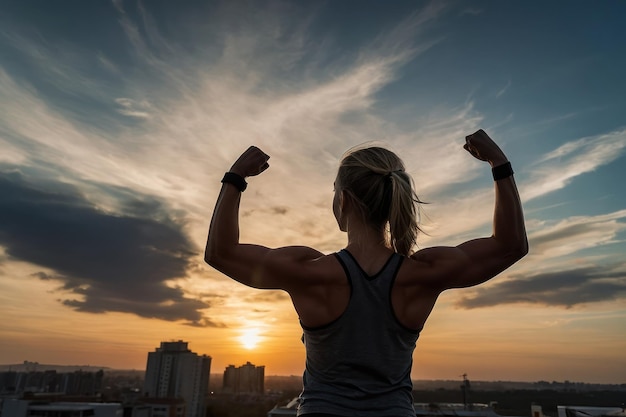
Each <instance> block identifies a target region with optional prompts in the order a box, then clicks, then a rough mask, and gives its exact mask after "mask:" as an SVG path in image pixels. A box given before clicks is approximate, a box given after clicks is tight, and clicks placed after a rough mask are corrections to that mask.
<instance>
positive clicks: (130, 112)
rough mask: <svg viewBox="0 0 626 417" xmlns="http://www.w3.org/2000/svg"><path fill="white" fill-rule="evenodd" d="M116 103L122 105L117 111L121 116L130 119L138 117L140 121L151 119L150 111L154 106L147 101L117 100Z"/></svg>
mask: <svg viewBox="0 0 626 417" xmlns="http://www.w3.org/2000/svg"><path fill="white" fill-rule="evenodd" d="M115 102H116V103H117V104H119V105H120V108H119V109H118V110H117V111H118V112H119V113H120V114H123V115H124V116H129V117H137V118H139V119H149V118H150V117H152V116H151V114H150V109H151V108H152V106H151V105H150V103H149V102H148V101H146V100H142V101H139V102H138V101H136V100H132V99H130V98H124V97H120V98H116V99H115Z"/></svg>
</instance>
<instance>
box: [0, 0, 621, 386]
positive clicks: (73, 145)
mask: <svg viewBox="0 0 626 417" xmlns="http://www.w3.org/2000/svg"><path fill="white" fill-rule="evenodd" d="M624 16H626V2H623V1H616V0H613V1H611V0H608V1H602V2H580V1H574V2H570V1H555V2H538V1H536V2H526V1H508V2H501V1H495V0H488V1H481V2H465V1H432V2H422V1H393V2H383V1H335V2H322V1H284V2H281V1H276V2H274V1H269V2H268V1H258V2H243V1H227V0H224V1H217V2H213V1H204V2H194V1H186V2H165V1H157V2H152V1H144V2H135V1H123V0H114V1H111V2H105V1H99V2H81V1H71V2H45V1H28V2H23V1H18V0H9V1H3V2H2V3H1V4H0V315H1V317H2V322H1V324H0V364H11V363H21V362H23V361H25V360H29V361H37V362H39V363H48V364H91V365H98V366H109V367H113V368H118V369H145V366H146V359H147V353H148V352H149V351H153V350H154V349H155V348H156V347H158V346H159V344H160V342H161V341H167V340H185V341H187V342H189V348H190V349H191V350H193V351H194V352H196V353H198V354H206V355H210V356H211V357H212V366H211V372H213V373H219V372H222V371H223V370H224V368H225V367H226V366H228V365H229V364H234V365H236V366H239V365H241V364H244V363H246V361H250V362H252V363H254V364H256V365H264V366H265V374H266V375H299V374H301V373H302V371H303V369H304V347H303V345H302V342H301V340H300V337H301V334H302V329H301V328H300V325H299V323H298V317H297V315H296V313H295V312H294V311H293V307H292V305H291V301H290V299H289V297H288V295H287V294H286V293H284V292H281V291H262V290H254V289H250V288H247V287H245V286H243V285H241V284H238V283H236V282H233V281H231V280H230V279H228V278H227V277H225V276H223V275H221V274H220V273H218V272H216V271H215V270H212V269H211V268H210V267H209V266H207V265H206V264H204V262H203V258H202V255H203V251H204V244H205V242H206V235H207V231H208V226H209V221H210V218H211V214H212V210H213V205H214V204H215V200H216V197H217V194H218V192H219V189H220V185H221V184H220V180H221V178H222V176H223V174H224V172H225V171H227V170H228V168H229V167H230V165H231V164H232V162H233V161H234V160H235V159H236V158H237V157H238V156H239V154H240V153H241V152H243V151H244V150H245V149H246V148H247V147H248V146H249V145H252V144H254V145H257V146H259V147H260V148H261V149H263V150H264V151H265V152H266V153H267V154H269V155H270V156H271V159H270V161H269V162H270V168H269V169H268V170H267V171H266V172H264V173H263V174H262V175H260V176H258V177H254V178H250V179H249V186H248V189H247V190H246V191H245V192H244V194H243V197H242V203H241V224H240V225H241V240H242V242H250V243H258V244H263V245H266V246H270V247H277V246H283V245H294V244H296V245H307V246H312V247H315V248H317V249H319V250H321V251H322V252H324V253H331V252H334V251H337V250H339V249H341V248H342V247H343V246H344V245H345V243H346V237H345V235H344V234H343V233H341V232H340V231H339V230H338V229H337V225H336V222H335V219H334V217H333V214H332V209H331V203H332V196H333V181H334V177H335V174H336V169H337V166H338V161H339V159H340V157H341V155H342V153H343V152H344V151H345V150H347V149H348V148H350V147H352V146H355V145H358V144H361V143H364V142H375V143H378V144H382V145H383V146H386V147H388V148H390V149H392V150H394V151H396V152H397V153H398V154H399V155H401V157H402V158H403V159H404V161H405V163H406V166H407V170H408V171H409V172H410V173H411V175H412V176H413V179H414V181H415V185H416V189H417V193H418V195H419V196H420V198H421V199H422V200H423V201H426V202H428V204H426V205H424V206H423V207H422V209H423V210H422V216H421V222H422V227H423V229H424V231H425V232H426V233H425V234H422V235H421V236H420V237H419V239H418V242H419V247H420V248H424V247H428V246H432V245H457V244H459V243H462V242H464V241H466V240H468V239H472V238H476V237H482V236H488V235H489V234H490V233H491V219H492V213H493V184H492V183H493V181H492V179H491V172H490V169H489V166H488V165H487V164H484V163H480V162H479V161H477V160H475V159H473V158H472V157H471V156H470V155H469V154H468V153H467V152H465V151H464V150H463V148H462V145H463V143H464V137H465V135H467V134H470V133H473V132H474V131H476V130H477V129H479V128H484V129H485V130H486V131H487V132H488V133H489V134H490V135H491V136H492V137H493V138H494V139H495V140H496V141H497V142H498V143H499V144H500V145H501V146H502V148H503V149H504V151H505V152H506V153H507V155H508V157H509V159H510V160H511V163H512V165H513V169H514V170H515V177H516V181H517V183H518V185H519V188H520V194H521V198H522V200H523V204H524V210H525V216H526V220H527V229H528V234H529V241H530V253H529V255H528V256H527V257H526V258H524V259H523V260H522V261H521V262H519V263H518V264H516V265H515V266H514V267H513V268H511V269H510V270H507V271H506V272H504V273H502V274H501V275H499V276H498V277H496V278H495V279H493V280H492V281H490V282H488V283H486V284H484V285H481V286H479V287H476V288H470V289H464V290H454V291H448V292H446V293H444V294H443V295H442V296H441V297H440V299H439V301H438V304H437V306H436V307H435V310H434V312H433V314H432V316H431V318H430V319H429V321H428V322H427V323H426V326H425V328H424V330H423V331H422V333H421V336H420V339H419V340H418V343H417V348H416V351H415V354H414V366H413V375H412V376H413V378H414V379H457V378H459V375H461V374H463V373H467V374H468V375H469V376H470V378H471V379H473V380H518V381H536V380H548V381H552V380H557V381H562V380H570V381H582V382H599V383H625V382H626V378H625V376H626V356H625V355H624V352H626V303H625V299H626V260H625V257H624V253H626V243H625V238H626V193H625V192H624V179H625V178H626V158H625V154H626V82H625V81H624V74H626V65H625V63H626V53H625V49H624V48H625V45H626V25H624ZM294 279H297V277H294Z"/></svg>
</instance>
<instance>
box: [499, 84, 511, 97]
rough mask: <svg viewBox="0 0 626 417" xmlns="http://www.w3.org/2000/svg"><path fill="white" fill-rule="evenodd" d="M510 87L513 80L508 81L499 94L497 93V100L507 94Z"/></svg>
mask: <svg viewBox="0 0 626 417" xmlns="http://www.w3.org/2000/svg"><path fill="white" fill-rule="evenodd" d="M509 87H511V80H509V81H507V83H506V85H505V86H504V87H502V88H501V89H500V90H498V92H497V93H496V98H500V96H502V95H503V94H504V93H506V92H507V90H508V89H509Z"/></svg>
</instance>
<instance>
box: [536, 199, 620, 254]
mask: <svg viewBox="0 0 626 417" xmlns="http://www.w3.org/2000/svg"><path fill="white" fill-rule="evenodd" d="M625 218H626V210H619V211H616V212H613V213H608V214H602V215H598V216H574V217H569V218H566V219H563V220H560V221H558V222H556V223H554V224H550V223H548V222H539V223H538V224H535V225H534V227H533V228H534V229H535V230H534V231H533V232H532V233H531V234H530V235H529V245H530V247H531V248H532V250H531V256H539V257H550V258H555V257H559V256H564V255H569V254H572V253H575V252H578V251H580V250H583V249H588V248H593V247H597V246H601V245H608V244H611V243H615V242H616V241H617V235H618V234H619V233H620V232H622V231H624V230H626V223H624V221H620V220H623V219H625Z"/></svg>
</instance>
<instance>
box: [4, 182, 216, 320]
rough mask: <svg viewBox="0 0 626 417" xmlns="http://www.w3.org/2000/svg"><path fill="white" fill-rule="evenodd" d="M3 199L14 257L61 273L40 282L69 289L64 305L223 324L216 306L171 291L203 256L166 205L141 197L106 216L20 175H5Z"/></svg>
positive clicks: (69, 193)
mask: <svg viewBox="0 0 626 417" xmlns="http://www.w3.org/2000/svg"><path fill="white" fill-rule="evenodd" d="M116 192H117V193H118V194H119V190H116ZM0 195H2V196H3V198H2V199H1V200H0V244H1V245H2V246H3V247H4V248H5V253H6V255H7V256H8V257H9V258H10V259H16V260H20V261H25V262H29V263H32V264H35V265H39V266H41V267H43V268H45V269H46V270H50V271H53V272H52V273H49V272H43V271H42V272H39V273H37V274H36V276H37V277H38V278H39V279H43V280H57V281H60V282H62V287H61V288H60V289H59V290H60V292H61V293H64V294H66V293H68V292H69V293H70V294H72V295H73V296H74V297H73V298H67V299H63V300H61V301H62V303H63V304H64V305H66V306H68V307H71V308H73V309H75V310H78V311H85V312H91V313H104V312H108V311H118V312H125V313H133V314H136V315H138V316H141V317H150V318H158V319H162V320H170V321H178V320H182V321H185V322H187V323H189V324H193V325H215V323H213V322H211V321H210V320H209V319H207V318H205V317H203V313H202V310H204V309H207V308H208V307H210V306H209V304H208V303H206V302H204V301H201V300H198V299H190V298H187V297H186V296H185V293H184V291H183V290H182V288H180V287H170V286H167V285H166V284H165V282H166V281H168V280H171V279H176V278H184V277H185V276H186V274H187V269H188V268H189V266H190V264H191V260H192V258H193V257H195V256H196V255H197V253H196V252H197V250H196V248H195V247H194V245H193V244H192V243H191V242H190V241H189V239H188V238H187V236H186V234H185V232H184V224H181V223H179V222H176V221H174V220H172V219H171V218H170V217H169V216H168V209H167V207H166V206H165V205H163V204H162V203H159V202H157V201H156V200H155V199H153V198H152V197H150V196H142V195H139V194H137V193H136V192H133V193H132V194H131V193H129V194H127V195H126V198H127V199H128V200H127V201H125V202H123V203H121V204H119V206H120V207H124V209H123V210H122V211H118V212H106V211H103V210H101V209H99V208H98V207H96V206H95V205H94V204H93V203H92V202H91V201H89V200H88V199H86V198H85V196H84V195H82V194H81V193H80V192H79V191H78V190H77V189H76V188H75V187H73V186H71V185H67V184H63V183H60V182H54V181H39V182H37V183H34V182H32V181H31V180H29V179H28V178H26V177H25V176H24V175H23V174H20V173H18V172H16V171H13V172H6V171H5V172H1V173H0ZM70 297H71V295H70Z"/></svg>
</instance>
